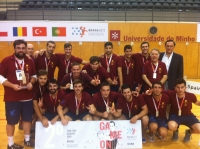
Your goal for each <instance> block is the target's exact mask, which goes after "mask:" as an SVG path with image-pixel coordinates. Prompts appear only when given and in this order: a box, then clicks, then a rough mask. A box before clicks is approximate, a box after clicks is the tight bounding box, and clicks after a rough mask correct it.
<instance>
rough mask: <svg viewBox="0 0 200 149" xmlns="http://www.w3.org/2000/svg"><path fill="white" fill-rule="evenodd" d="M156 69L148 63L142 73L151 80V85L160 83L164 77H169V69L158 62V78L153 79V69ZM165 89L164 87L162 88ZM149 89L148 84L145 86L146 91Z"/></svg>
mask: <svg viewBox="0 0 200 149" xmlns="http://www.w3.org/2000/svg"><path fill="white" fill-rule="evenodd" d="M152 66H153V68H154V69H155V68H156V66H155V65H154V64H152V63H151V61H148V62H146V63H145V64H144V68H143V71H142V74H144V75H146V76H147V78H148V79H149V81H150V82H151V83H153V82H155V81H160V80H161V79H162V78H163V75H167V68H166V65H165V63H163V62H160V61H158V68H157V71H156V74H157V75H156V78H153V68H152ZM162 87H164V86H162ZM147 89H149V86H148V85H147V84H145V91H146V90H147Z"/></svg>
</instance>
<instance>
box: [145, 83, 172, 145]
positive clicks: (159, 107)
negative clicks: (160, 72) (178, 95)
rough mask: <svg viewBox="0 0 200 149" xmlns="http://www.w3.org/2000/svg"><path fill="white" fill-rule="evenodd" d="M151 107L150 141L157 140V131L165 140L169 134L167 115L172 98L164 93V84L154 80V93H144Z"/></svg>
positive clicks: (148, 105)
mask: <svg viewBox="0 0 200 149" xmlns="http://www.w3.org/2000/svg"><path fill="white" fill-rule="evenodd" d="M143 97H144V100H145V101H146V104H147V107H148V109H149V114H148V116H149V136H148V139H149V141H150V142H154V141H155V137H154V134H155V133H156V132H157V135H158V137H159V138H160V139H161V140H164V139H165V137H166V136H167V117H166V109H167V104H169V103H170V99H169V97H168V96H167V95H165V94H162V84H161V83H160V82H153V84H152V93H150V94H149V95H145V94H143Z"/></svg>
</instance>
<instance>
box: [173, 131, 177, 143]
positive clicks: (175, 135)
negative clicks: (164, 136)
mask: <svg viewBox="0 0 200 149" xmlns="http://www.w3.org/2000/svg"><path fill="white" fill-rule="evenodd" d="M172 141H174V142H176V141H178V130H177V131H175V132H173V136H172Z"/></svg>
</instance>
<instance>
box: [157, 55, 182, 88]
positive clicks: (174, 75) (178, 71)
mask: <svg viewBox="0 0 200 149" xmlns="http://www.w3.org/2000/svg"><path fill="white" fill-rule="evenodd" d="M164 54H165V52H162V53H160V57H159V60H160V61H162V58H163V56H164ZM178 78H183V56H182V55H180V54H177V53H174V52H173V56H172V59H171V63H170V65H169V69H168V88H169V89H170V90H174V86H175V82H176V79H178Z"/></svg>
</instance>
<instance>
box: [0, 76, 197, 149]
mask: <svg viewBox="0 0 200 149" xmlns="http://www.w3.org/2000/svg"><path fill="white" fill-rule="evenodd" d="M195 81H198V82H200V79H198V80H195ZM3 94H4V90H3V86H0V140H1V141H0V149H6V148H7V135H6V129H5V125H6V120H5V104H4V102H3ZM196 96H197V98H198V100H200V95H196ZM192 111H193V113H194V114H195V115H196V116H197V118H198V119H199V120H200V107H198V106H196V105H193V110H192ZM185 129H187V127H185V126H180V129H179V140H178V141H177V142H172V141H171V136H172V132H171V131H168V136H167V138H166V139H165V141H160V140H158V138H156V141H155V142H154V143H150V142H148V140H147V142H146V143H145V144H143V149H178V148H179V149H200V146H198V144H199V145H200V135H197V134H193V135H192V140H191V141H190V142H189V143H183V137H184V135H185ZM14 140H15V142H16V143H18V144H21V145H23V140H24V136H23V131H21V130H18V126H16V129H15V136H14ZM26 149H31V148H26Z"/></svg>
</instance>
